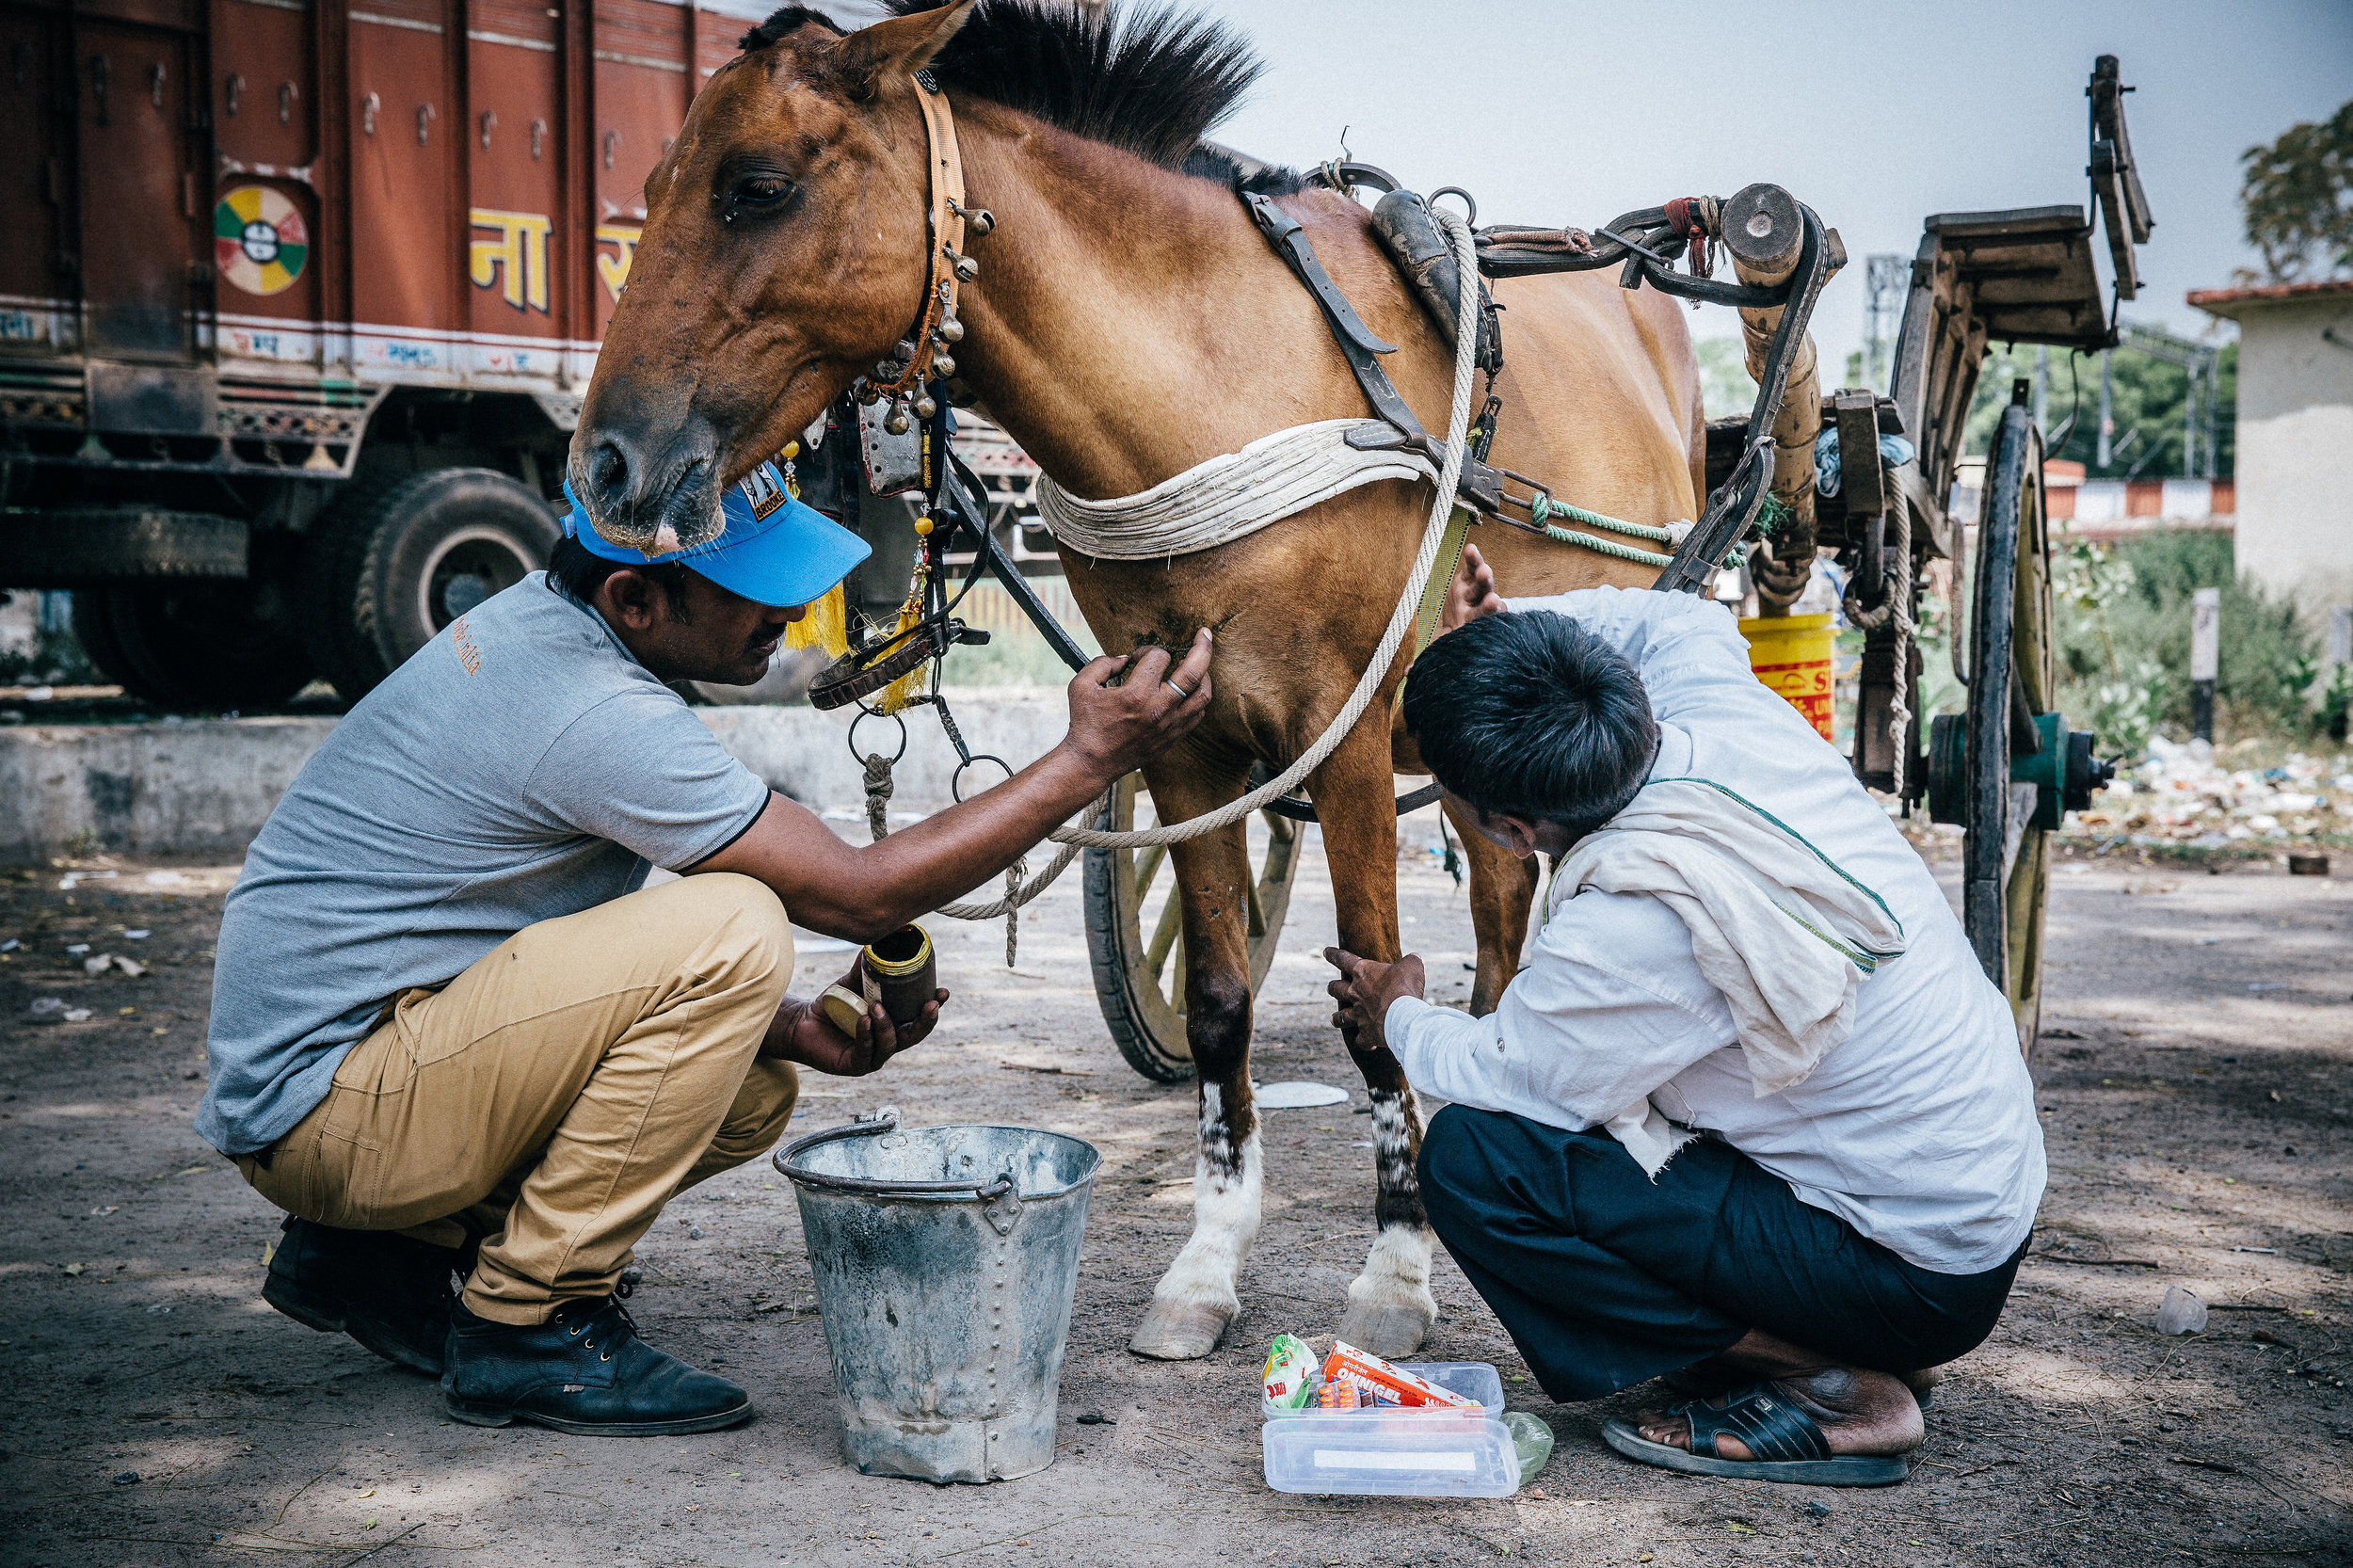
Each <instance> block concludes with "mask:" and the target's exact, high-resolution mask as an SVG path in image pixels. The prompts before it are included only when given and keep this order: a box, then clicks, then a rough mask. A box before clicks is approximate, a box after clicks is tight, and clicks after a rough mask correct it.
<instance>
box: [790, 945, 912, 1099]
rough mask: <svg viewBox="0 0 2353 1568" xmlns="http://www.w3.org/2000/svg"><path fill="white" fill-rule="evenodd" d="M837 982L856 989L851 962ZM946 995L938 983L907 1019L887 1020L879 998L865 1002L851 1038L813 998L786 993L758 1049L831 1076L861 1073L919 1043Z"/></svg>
mask: <svg viewBox="0 0 2353 1568" xmlns="http://www.w3.org/2000/svg"><path fill="white" fill-rule="evenodd" d="M840 984H841V986H842V988H843V989H844V990H847V991H851V992H856V990H857V989H858V972H857V966H856V964H855V963H854V964H852V965H851V967H850V972H849V973H848V974H846V975H844V976H842V977H841V982H840ZM946 1000H948V992H947V989H946V988H945V987H942V988H941V990H940V991H939V993H938V995H937V996H936V997H934V998H933V999H932V1000H930V1001H927V1002H925V1003H924V1004H923V1013H922V1016H920V1017H919V1018H917V1019H916V1020H915V1021H914V1022H913V1023H909V1024H894V1023H892V1022H891V1021H890V1015H889V1014H888V1013H886V1012H884V1011H883V1007H882V1003H880V1002H878V1001H877V1002H872V1003H869V1004H868V1006H867V1009H866V1016H864V1017H862V1018H860V1019H858V1021H857V1034H856V1037H855V1038H853V1037H852V1036H850V1035H847V1034H844V1033H842V1032H841V1031H840V1030H839V1029H837V1028H835V1027H834V1023H833V1020H832V1019H831V1018H828V1017H826V1016H825V1010H824V1008H822V1007H820V1006H818V1005H817V1004H816V1003H815V1002H813V1001H804V1000H801V999H799V998H797V997H787V998H785V999H784V1005H783V1006H781V1007H779V1008H777V1009H776V1021H775V1022H774V1023H772V1024H770V1025H769V1026H768V1038H767V1039H766V1040H764V1041H763V1042H761V1044H760V1055H762V1056H766V1057H770V1058H773V1059H775V1060H777V1061H781V1062H791V1063H794V1064H798V1065H800V1066H804V1067H808V1068H809V1069H811V1070H812V1071H815V1072H821V1073H829V1074H831V1075H833V1076H834V1077H836V1078H864V1077H865V1076H866V1075H867V1074H868V1073H871V1072H873V1071H874V1070H875V1069H877V1068H879V1067H880V1066H881V1065H882V1064H884V1063H886V1062H888V1061H889V1060H890V1059H891V1058H892V1057H894V1056H896V1055H898V1054H899V1053H900V1052H901V1051H903V1050H904V1049H906V1048H908V1047H909V1046H914V1045H920V1044H921V1043H922V1040H923V1038H924V1036H925V1035H928V1034H929V1033H931V1032H932V1029H933V1027H934V1026H935V1025H936V1024H937V1023H938V1022H939V1009H940V1005H941V1004H942V1003H943V1002H945V1001H946Z"/></svg>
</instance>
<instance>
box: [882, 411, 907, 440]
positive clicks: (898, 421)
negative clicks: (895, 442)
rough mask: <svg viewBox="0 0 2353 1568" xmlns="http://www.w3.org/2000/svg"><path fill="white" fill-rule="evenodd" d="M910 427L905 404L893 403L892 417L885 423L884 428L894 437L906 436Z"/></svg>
mask: <svg viewBox="0 0 2353 1568" xmlns="http://www.w3.org/2000/svg"><path fill="white" fill-rule="evenodd" d="M910 427H911V424H910V422H909V420H908V419H907V406H906V405H905V404H904V403H893V404H892V405H891V406H890V417H889V418H888V419H886V420H884V421H883V428H884V429H885V430H888V431H889V432H890V433H891V434H892V435H894V436H904V435H905V434H906V433H907V431H908V429H909V428H910Z"/></svg>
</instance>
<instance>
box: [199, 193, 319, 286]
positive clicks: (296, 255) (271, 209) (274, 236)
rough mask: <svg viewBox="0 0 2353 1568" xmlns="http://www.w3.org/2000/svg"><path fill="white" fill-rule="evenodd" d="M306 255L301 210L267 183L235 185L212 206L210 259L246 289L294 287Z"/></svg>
mask: <svg viewBox="0 0 2353 1568" xmlns="http://www.w3.org/2000/svg"><path fill="white" fill-rule="evenodd" d="M310 255H311V232H310V231H309V230H307V229H305V228H304V227H303V226H302V214H301V213H300V212H299V211H297V210H296V207H295V204H294V203H293V202H291V201H289V200H286V199H285V198H284V197H282V196H280V195H279V194H278V193H277V192H276V191H274V190H271V189H269V188H268V187H267V186H265V185H239V186H238V187H237V188H236V189H235V190H232V191H231V192H230V193H229V194H228V195H226V196H224V197H222V198H221V199H220V204H219V205H218V206H216V207H215V208H214V209H213V259H214V260H215V261H216V263H218V264H219V268H220V275H221V277H222V278H223V279H224V280H227V281H229V282H231V283H234V284H235V285H236V286H237V287H239V288H241V289H243V290H245V292H246V293H248V294H264V295H266V294H277V293H280V291H282V290H285V289H289V288H292V287H293V286H294V280H296V279H297V278H299V277H301V276H302V264H303V263H304V262H305V261H307V260H308V259H309V258H310Z"/></svg>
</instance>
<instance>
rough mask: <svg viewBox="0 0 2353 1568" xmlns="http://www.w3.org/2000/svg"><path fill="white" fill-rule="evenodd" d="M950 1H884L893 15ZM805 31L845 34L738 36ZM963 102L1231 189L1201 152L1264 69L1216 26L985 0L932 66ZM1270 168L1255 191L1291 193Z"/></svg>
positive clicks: (1221, 165) (1135, 13)
mask: <svg viewBox="0 0 2353 1568" xmlns="http://www.w3.org/2000/svg"><path fill="white" fill-rule="evenodd" d="M947 3H951V0H887V4H888V8H889V9H890V11H891V13H892V14H893V15H896V16H906V15H910V14H912V13H914V12H917V11H927V10H934V9H936V8H938V7H939V6H941V5H943V4H947ZM810 23H815V24H817V25H819V26H821V27H824V28H825V29H827V30H828V31H831V32H834V33H840V32H841V31H842V29H841V28H840V26H839V25H838V24H836V23H835V22H834V21H833V19H832V18H830V17H828V16H826V15H825V14H824V12H822V11H817V10H813V9H811V8H808V7H807V6H787V7H785V8H782V9H781V10H778V11H777V12H776V13H775V14H774V15H773V16H771V17H769V18H768V20H767V21H765V22H763V23H761V24H760V25H759V26H757V27H755V28H753V29H752V30H751V31H750V32H748V33H745V34H744V40H743V47H744V49H746V50H753V49H764V48H766V47H767V46H768V45H770V44H772V43H774V42H776V40H778V39H781V38H783V37H784V36H786V35H787V34H789V33H792V32H793V31H794V30H796V29H798V28H800V27H803V26H806V25H807V24H810ZM932 69H933V70H934V71H936V72H938V74H939V79H940V80H941V82H943V83H944V84H945V85H947V86H949V87H952V88H955V89H956V90H958V91H959V92H966V93H969V94H971V95H972V96H974V97H976V98H985V99H987V100H989V101H990V102H991V103H996V104H1003V105H1005V107H1007V108H1009V109H1018V110H1019V111H1021V112H1022V113H1023V114H1027V115H1033V116H1035V117H1036V118H1037V119H1039V120H1044V121H1045V122H1046V123H1048V125H1054V126H1059V127H1060V128H1061V129H1063V130H1064V131H1068V132H1069V133H1070V134H1071V135H1073V136H1084V137H1086V138H1087V139H1088V140H1090V141H1099V142H1103V143H1105V144H1107V145H1109V146H1112V147H1117V148H1122V149H1124V150H1126V151H1128V152H1133V153H1135V154H1136V155H1137V156H1139V157H1142V158H1146V159H1149V160H1150V161H1151V162H1153V163H1156V164H1158V165H1160V167H1161V168H1168V169H1176V170H1179V171H1182V172H1185V173H1190V174H1194V175H1198V176H1200V177H1202V178H1205V179H1211V180H1216V181H1218V182H1219V183H1221V184H1230V183H1231V182H1232V180H1233V175H1234V166H1233V164H1232V163H1231V161H1230V160H1228V159H1225V158H1224V157H1222V156H1221V155H1219V154H1216V153H1212V152H1208V151H1206V150H1204V149H1202V147H1201V139H1202V137H1203V136H1207V135H1208V134H1209V128H1210V127H1211V126H1213V125H1215V124H1216V123H1217V122H1218V121H1219V120H1223V119H1225V117H1226V116H1227V115H1228V114H1230V113H1232V112H1233V110H1234V107H1235V106H1236V105H1237V104H1240V103H1241V98H1242V94H1244V93H1245V92H1247V91H1248V90H1249V89H1250V88H1251V86H1252V84H1254V83H1255V82H1257V79H1258V74H1259V72H1261V71H1262V70H1263V69H1264V67H1263V66H1262V64H1261V62H1260V61H1259V59H1258V57H1257V53H1256V52H1255V51H1254V50H1252V48H1251V47H1250V42H1249V40H1247V39H1245V38H1243V37H1242V36H1241V34H1239V33H1237V32H1235V31H1234V30H1233V29H1232V28H1230V27H1228V26H1226V25H1225V24H1224V23H1222V22H1217V21H1213V20H1211V19H1209V18H1208V17H1205V16H1202V15H1200V14H1199V13H1197V12H1190V11H1184V10H1179V9H1178V8H1176V7H1175V6H1169V5H1156V6H1152V7H1150V8H1138V9H1134V10H1128V9H1118V10H1114V9H1113V8H1112V7H1104V8H1100V9H1096V8H1083V9H1082V8H1080V7H1078V6H1075V5H1072V4H1069V3H1068V0H982V3H981V4H980V5H979V6H978V7H977V8H974V10H973V13H972V16H971V18H970V20H968V22H966V23H965V24H964V26H963V27H962V28H961V29H960V30H959V31H958V32H957V33H956V36H955V37H954V38H952V39H951V40H949V42H948V45H947V47H946V48H945V49H943V50H941V51H940V54H939V56H938V57H937V58H936V59H935V60H934V61H933V62H932ZM1297 184H1298V182H1297V178H1296V176H1293V175H1291V174H1290V173H1289V170H1269V171H1267V172H1266V173H1262V174H1259V175H1257V177H1256V178H1254V179H1253V180H1252V181H1251V182H1250V186H1251V188H1252V189H1264V190H1274V191H1281V190H1284V189H1296V188H1297Z"/></svg>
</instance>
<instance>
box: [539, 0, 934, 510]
mask: <svg viewBox="0 0 2353 1568" xmlns="http://www.w3.org/2000/svg"><path fill="white" fill-rule="evenodd" d="M972 4H973V0H959V3H956V4H952V5H949V6H947V7H944V8H940V9H937V10H929V11H921V12H918V13H916V14H914V15H910V16H902V17H895V18H892V19H891V20H889V21H887V22H881V23H877V24H874V25H873V26H871V27H867V28H864V29H862V30H860V31H857V32H855V33H850V34H847V35H844V34H841V33H839V32H837V31H835V30H834V28H833V27H832V25H831V24H829V23H828V22H826V21H825V19H824V18H823V17H821V16H819V15H817V14H816V13H814V12H811V11H808V10H805V9H803V8H800V7H797V6H792V7H787V8H785V9H783V10H780V11H778V12H776V14H775V15H774V16H772V17H770V18H769V20H768V21H767V22H765V23H763V24H760V27H758V28H756V29H754V31H753V32H752V33H751V34H749V35H748V36H747V37H746V38H745V40H744V43H745V46H746V47H745V50H744V54H742V55H741V56H737V57H736V58H735V59H734V60H732V61H730V62H728V64H727V65H726V66H724V67H722V68H721V69H720V70H719V71H718V72H716V73H714V74H713V75H712V78H711V81H710V83H709V84H708V85H707V86H705V87H704V88H703V90H702V91H701V92H700V93H699V94H698V95H696V99H695V102H694V104H693V105H692V106H691V107H690V108H689V109H688V111H687V115H686V123H685V125H684V126H683V127H682V128H681V129H680V132H679V136H678V140H677V143H676V144H675V145H674V146H673V147H672V148H671V150H670V152H669V154H668V155H667V156H665V157H664V159H663V160H662V162H661V163H660V164H659V165H658V166H657V167H656V168H655V169H654V171H653V172H652V173H651V174H650V175H648V177H647V179H646V227H645V233H644V236H643V237H642V238H641V239H640V241H639V242H638V246H637V253H636V258H635V260H634V262H633V263H632V266H631V269H630V278H629V283H628V286H627V288H626V289H625V290H624V291H623V294H622V296H621V299H620V303H619V304H618V306H617V307H616V309H615V311H614V314H613V323H612V326H611V327H610V328H608V329H607V330H606V332H605V337H604V344H603V348H602V350H601V352H600V354H599V356H598V360H597V373H596V376H595V378H594V379H593V380H592V381H591V382H590V383H589V387H588V395H587V398H586V400H585V402H584V405H583V407H582V408H581V418H580V427H579V429H578V431H577V432H576V433H575V434H574V435H573V437H572V452H571V464H570V479H571V485H572V493H573V494H574V495H575V496H576V497H577V498H578V499H579V501H580V503H581V504H582V505H584V507H586V508H587V510H588V514H589V516H590V518H591V519H592V520H594V521H595V523H596V526H597V531H598V532H599V533H600V534H602V535H603V536H605V537H606V538H608V539H610V540H612V541H613V542H614V543H616V544H626V545H630V546H632V547H635V548H645V547H646V546H648V545H649V544H651V543H652V542H653V541H654V539H655V537H656V536H657V535H658V534H659V533H660V532H661V531H662V530H663V529H664V527H667V528H668V529H670V530H671V531H672V532H673V533H674V534H675V535H676V536H677V538H678V541H679V543H680V545H686V546H691V545H694V544H696V543H698V542H700V541H701V540H703V539H706V538H709V537H710V536H712V535H713V534H715V533H716V532H717V531H718V528H719V498H720V495H721V494H722V492H723V491H724V489H725V488H726V486H727V485H728V483H730V482H732V481H734V480H736V479H738V478H740V477H742V476H743V475H744V473H745V472H749V471H750V469H751V468H752V466H753V465H754V464H755V463H758V462H760V460H761V459H763V458H765V457H768V456H773V455H774V454H775V453H776V451H777V449H778V448H780V447H782V446H783V445H784V444H785V443H786V442H787V441H789V440H792V438H793V437H794V436H795V435H797V434H798V433H799V432H800V431H801V430H803V429H804V428H806V427H807V426H808V424H809V423H810V422H811V421H812V420H814V419H815V418H816V417H817V415H818V414H819V413H820V412H821V411H823V409H824V407H825V406H826V405H827V404H828V403H830V402H832V401H833V399H834V398H836V397H838V396H840V393H841V391H842V389H843V388H845V387H847V386H848V385H849V384H850V382H851V381H852V380H854V379H856V376H859V375H860V374H861V373H863V372H864V371H866V370H868V369H869V368H871V367H872V365H873V364H874V362H875V361H876V360H880V359H882V358H883V357H885V356H886V355H887V354H888V352H889V351H890V350H891V349H892V347H893V346H894V345H895V344H897V342H898V340H899V338H900V336H901V335H902V334H903V333H904V332H905V331H906V330H907V329H908V328H909V327H910V326H911V325H912V324H913V323H914V321H915V319H916V316H917V313H918V311H919V309H920V305H921V303H922V296H923V288H924V283H925V279H926V275H927V265H928V261H929V254H928V251H929V245H928V239H927V235H926V233H925V216H926V213H927V211H928V207H929V195H928V190H929V187H928V184H927V182H926V173H927V170H926V167H925V166H926V142H925V137H924V132H923V124H922V119H921V114H920V109H919V107H918V105H917V104H916V100H915V91H916V89H915V87H914V85H913V83H912V82H910V81H909V79H908V78H909V77H910V75H911V74H912V73H913V72H916V71H918V70H920V68H921V67H922V66H923V65H924V64H925V63H926V62H927V61H929V60H930V59H931V57H932V56H934V55H935V54H936V53H937V52H938V50H939V48H940V47H941V46H942V45H943V44H945V43H946V42H947V41H948V40H949V39H950V38H951V37H952V36H953V35H954V33H955V31H956V29H957V28H958V27H959V26H961V25H962V24H963V22H964V18H965V16H966V15H967V14H968V12H969V11H970V9H971V7H972Z"/></svg>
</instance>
